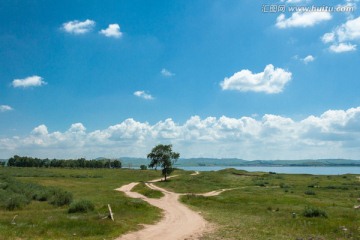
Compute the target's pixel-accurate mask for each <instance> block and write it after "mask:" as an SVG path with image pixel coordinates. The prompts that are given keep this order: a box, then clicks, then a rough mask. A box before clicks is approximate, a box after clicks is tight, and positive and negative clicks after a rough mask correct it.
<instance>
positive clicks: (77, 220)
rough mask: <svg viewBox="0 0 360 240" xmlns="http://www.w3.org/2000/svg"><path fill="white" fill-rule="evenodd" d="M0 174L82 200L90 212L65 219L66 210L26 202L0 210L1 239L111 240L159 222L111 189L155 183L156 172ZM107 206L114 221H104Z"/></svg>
mask: <svg viewBox="0 0 360 240" xmlns="http://www.w3.org/2000/svg"><path fill="white" fill-rule="evenodd" d="M0 175H8V176H11V177H15V179H16V180H17V181H20V182H23V183H27V184H28V183H34V184H38V185H41V186H44V187H56V188H59V189H62V190H64V191H68V192H71V193H72V195H73V200H74V201H75V202H77V201H80V200H81V199H86V200H88V201H90V202H91V203H92V204H94V207H95V209H94V211H89V212H87V213H72V214H69V213H68V209H69V206H61V207H57V206H54V205H51V204H49V203H48V202H44V201H42V202H40V201H31V202H30V204H28V205H24V206H23V207H22V209H16V210H14V211H8V210H4V209H3V210H1V209H0V239H114V238H115V237H118V236H120V235H121V234H123V233H125V232H128V231H133V230H136V229H140V228H141V226H140V225H139V224H150V223H153V222H155V221H157V220H159V219H160V217H161V211H160V210H159V209H157V208H155V207H152V206H150V205H149V204H148V203H146V202H144V201H142V200H140V199H131V198H128V197H125V195H124V194H123V193H121V192H117V191H115V190H114V189H116V188H118V187H120V186H122V185H123V184H127V183H130V182H133V181H148V180H151V179H154V178H158V177H159V172H156V171H151V170H149V171H139V170H127V169H121V170H119V169H95V170H91V169H36V168H0ZM0 185H1V183H0ZM107 204H110V205H111V208H112V210H113V212H114V217H115V221H114V222H112V221H111V220H108V219H104V217H106V216H107V215H108V208H107ZM15 216H16V217H15ZM14 217H15V220H14V221H13V219H14Z"/></svg>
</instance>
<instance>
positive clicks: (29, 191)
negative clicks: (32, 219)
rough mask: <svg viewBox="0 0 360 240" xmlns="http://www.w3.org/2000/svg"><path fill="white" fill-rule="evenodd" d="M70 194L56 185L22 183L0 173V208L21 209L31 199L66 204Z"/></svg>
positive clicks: (56, 204)
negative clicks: (45, 185)
mask: <svg viewBox="0 0 360 240" xmlns="http://www.w3.org/2000/svg"><path fill="white" fill-rule="evenodd" d="M72 198H73V196H72V194H71V193H70V192H67V191H65V190H62V189H60V188H57V187H44V186H41V185H39V184H35V183H23V182H21V181H18V180H16V179H14V178H12V177H9V176H7V175H3V174H1V175H0V209H3V210H4V209H5V210H10V211H12V210H16V209H22V208H23V207H25V206H26V205H28V204H30V203H31V201H40V202H48V203H50V204H52V205H54V206H64V205H68V204H70V203H71V201H72Z"/></svg>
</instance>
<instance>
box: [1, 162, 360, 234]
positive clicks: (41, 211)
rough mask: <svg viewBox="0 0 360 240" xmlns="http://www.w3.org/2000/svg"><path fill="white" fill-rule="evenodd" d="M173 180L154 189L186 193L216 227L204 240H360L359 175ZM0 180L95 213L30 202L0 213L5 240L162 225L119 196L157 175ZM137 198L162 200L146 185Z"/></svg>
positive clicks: (59, 172) (57, 172) (145, 207)
mask: <svg viewBox="0 0 360 240" xmlns="http://www.w3.org/2000/svg"><path fill="white" fill-rule="evenodd" d="M175 174H179V175H180V176H178V177H175V178H171V179H169V181H168V182H160V183H157V185H158V186H161V187H163V188H167V189H169V190H171V191H175V192H179V193H189V194H188V195H185V196H182V197H181V201H183V202H184V203H185V204H187V205H188V206H189V207H190V208H193V209H194V210H196V211H199V212H202V214H203V216H204V217H205V218H206V219H207V220H208V221H209V222H211V223H215V225H216V229H215V231H214V232H212V233H209V234H207V235H205V236H204V237H203V240H213V239H260V240H262V239H280V240H281V239H355V240H356V239H358V240H359V239H360V225H359V222H360V211H359V210H355V209H354V208H353V206H354V205H358V202H357V198H360V181H359V179H357V178H356V176H355V175H344V176H312V175H287V174H268V173H248V172H245V171H239V170H235V169H226V170H222V171H219V172H202V173H200V175H196V176H190V175H189V172H184V171H176V173H175ZM0 175H9V176H12V177H14V178H15V179H16V180H17V181H20V182H22V183H25V184H38V185H40V186H43V187H56V188H58V189H62V190H63V191H68V192H71V194H72V195H73V204H75V203H78V202H81V200H82V199H86V200H87V201H88V202H90V203H91V204H92V205H93V207H94V210H92V207H90V209H88V211H87V212H81V211H80V212H76V213H71V214H69V213H68V210H69V206H60V207H57V206H54V205H51V204H49V201H50V200H49V201H48V202H46V201H34V200H33V201H30V203H29V204H28V205H24V206H23V207H22V209H15V210H14V211H8V210H4V209H2V210H0V239H114V238H116V237H118V236H120V235H121V234H123V233H125V232H128V231H133V230H137V229H140V228H141V226H140V225H139V224H150V223H154V222H156V221H157V220H159V219H160V217H161V211H160V210H159V209H157V208H155V207H152V206H150V205H149V204H147V203H146V202H144V201H142V200H141V199H131V198H127V197H126V196H125V195H124V194H123V193H120V192H116V191H114V189H116V188H118V187H120V186H122V185H123V184H128V183H130V182H146V181H148V180H151V179H155V178H159V177H160V171H152V170H144V171H142V170H126V169H121V170H114V169H96V170H89V169H79V170H77V169H36V168H0ZM2 184H3V183H2V182H0V187H1V186H2ZM223 188H234V189H233V190H230V191H226V192H223V193H221V194H220V195H219V196H214V197H201V196H196V195H194V194H191V193H204V192H209V191H213V190H219V189H223ZM135 190H136V191H138V192H140V193H142V194H144V195H146V196H148V197H160V194H159V192H157V191H154V190H151V189H149V188H147V187H146V186H145V184H144V183H141V184H139V185H138V186H137V187H136V188H135ZM309 193H310V194H309ZM313 193H315V194H313ZM107 204H110V205H111V207H112V210H113V212H114V217H115V221H114V222H112V221H111V220H109V219H107V218H106V216H107V215H108V209H107ZM81 205H83V204H81ZM85 207H86V206H85ZM79 209H80V208H79ZM324 215H326V217H324ZM15 216H16V217H15ZM14 217H15V220H13V219H14ZM104 218H105V219H104ZM344 229H346V230H344Z"/></svg>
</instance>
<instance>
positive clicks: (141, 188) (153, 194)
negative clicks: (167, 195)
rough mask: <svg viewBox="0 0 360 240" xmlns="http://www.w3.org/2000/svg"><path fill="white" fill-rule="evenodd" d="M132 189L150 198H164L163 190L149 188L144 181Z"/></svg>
mask: <svg viewBox="0 0 360 240" xmlns="http://www.w3.org/2000/svg"><path fill="white" fill-rule="evenodd" d="M132 191H133V192H138V193H140V194H142V195H144V196H146V197H148V198H162V197H163V196H164V194H163V193H162V192H160V191H158V190H153V189H151V188H148V187H147V186H146V185H145V183H143V182H141V183H139V184H138V185H136V186H135V187H134V188H133V189H132Z"/></svg>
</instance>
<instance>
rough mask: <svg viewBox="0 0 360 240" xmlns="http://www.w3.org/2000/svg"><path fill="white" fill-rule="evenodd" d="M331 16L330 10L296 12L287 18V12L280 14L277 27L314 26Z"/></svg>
mask: <svg viewBox="0 0 360 240" xmlns="http://www.w3.org/2000/svg"><path fill="white" fill-rule="evenodd" d="M331 18H332V17H331V14H330V13H329V12H295V13H293V14H292V15H291V17H289V18H286V17H285V14H280V15H279V16H278V18H277V19H276V27H278V28H280V29H284V28H293V27H303V28H305V27H312V26H314V25H316V24H318V23H320V22H323V21H328V20H330V19H331Z"/></svg>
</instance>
